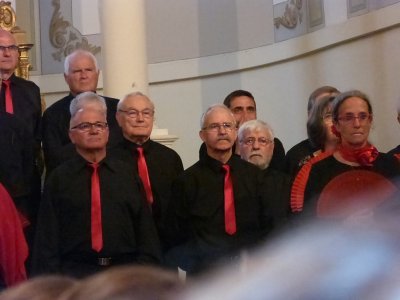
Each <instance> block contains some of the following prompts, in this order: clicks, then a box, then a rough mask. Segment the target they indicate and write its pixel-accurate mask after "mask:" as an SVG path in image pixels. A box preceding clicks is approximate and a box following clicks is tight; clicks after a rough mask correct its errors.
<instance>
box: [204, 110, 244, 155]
mask: <svg viewBox="0 0 400 300" xmlns="http://www.w3.org/2000/svg"><path fill="white" fill-rule="evenodd" d="M199 135H200V138H201V139H202V141H203V142H204V143H205V144H206V146H207V152H208V153H210V151H211V152H215V151H227V150H230V149H232V146H233V144H234V143H235V140H236V137H237V129H236V126H235V119H234V118H233V117H232V115H231V114H230V113H229V111H227V110H226V109H223V108H219V107H217V108H214V109H213V110H211V111H210V112H209V113H208V114H207V115H206V117H205V119H204V127H203V129H202V130H200V133H199Z"/></svg>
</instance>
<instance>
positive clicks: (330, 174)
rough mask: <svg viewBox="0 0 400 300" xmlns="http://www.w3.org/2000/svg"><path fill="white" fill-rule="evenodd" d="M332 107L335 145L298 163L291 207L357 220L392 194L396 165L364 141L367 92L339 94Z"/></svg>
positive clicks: (399, 167) (368, 109)
mask: <svg viewBox="0 0 400 300" xmlns="http://www.w3.org/2000/svg"><path fill="white" fill-rule="evenodd" d="M332 106H333V109H332V122H333V126H332V130H333V132H334V133H335V134H336V135H337V136H338V139H339V141H338V144H337V146H336V149H335V150H334V151H332V152H325V154H323V155H319V156H316V157H314V158H312V159H311V160H310V161H309V162H308V163H306V164H305V165H304V166H303V167H302V168H301V170H300V171H299V173H298V174H297V176H296V178H295V180H294V183H293V185H292V191H291V210H292V212H293V213H294V214H299V215H302V216H308V217H310V216H311V217H315V216H316V217H318V218H324V219H333V220H335V219H336V220H337V219H341V220H343V219H346V220H353V221H360V220H362V219H363V218H364V217H365V216H371V215H373V213H372V212H373V210H374V208H376V207H377V206H378V205H380V204H381V203H382V202H384V201H385V200H388V199H391V198H393V197H394V195H395V193H396V192H397V191H398V188H397V185H396V177H397V176H398V175H399V174H400V165H399V163H398V162H397V161H396V159H395V158H393V157H390V156H388V155H386V154H383V153H380V152H378V150H377V149H376V148H375V147H374V146H373V145H372V144H371V143H370V142H369V140H368V137H369V133H370V130H371V126H372V120H373V114H372V106H371V103H370V101H369V99H368V97H367V96H366V95H365V94H363V93H362V92H360V91H357V90H353V91H349V92H345V93H341V94H339V95H338V96H337V97H336V98H335V99H334V101H333V104H332Z"/></svg>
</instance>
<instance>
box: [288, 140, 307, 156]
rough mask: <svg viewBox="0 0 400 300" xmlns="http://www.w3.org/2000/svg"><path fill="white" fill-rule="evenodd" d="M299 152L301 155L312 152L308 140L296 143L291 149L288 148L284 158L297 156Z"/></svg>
mask: <svg viewBox="0 0 400 300" xmlns="http://www.w3.org/2000/svg"><path fill="white" fill-rule="evenodd" d="M299 152H301V153H303V152H310V153H312V152H314V150H313V149H312V147H311V144H310V142H309V140H308V139H305V140H302V141H301V142H299V143H297V144H296V145H294V146H293V147H292V148H290V149H289V150H288V152H287V153H286V156H293V155H297V154H298V153H299Z"/></svg>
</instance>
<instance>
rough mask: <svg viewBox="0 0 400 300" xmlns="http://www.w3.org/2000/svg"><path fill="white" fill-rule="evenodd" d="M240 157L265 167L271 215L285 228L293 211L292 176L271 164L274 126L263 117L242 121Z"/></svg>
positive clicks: (265, 188)
mask: <svg viewBox="0 0 400 300" xmlns="http://www.w3.org/2000/svg"><path fill="white" fill-rule="evenodd" d="M238 142H239V147H240V156H241V158H242V159H244V160H245V161H248V162H250V163H252V164H254V165H256V166H257V167H259V168H260V170H262V172H263V175H264V182H263V184H264V185H263V187H264V194H267V195H269V196H270V201H269V202H268V203H269V204H270V208H271V211H273V213H272V214H271V215H272V217H273V221H274V228H277V227H281V226H282V225H283V224H284V223H285V221H286V219H287V217H288V214H289V209H290V206H289V201H290V177H289V175H287V174H285V173H283V172H282V171H279V170H274V169H272V168H270V167H269V164H270V162H271V158H272V153H273V151H274V134H273V132H272V128H271V127H270V126H269V125H268V124H267V123H265V122H263V121H261V120H251V121H247V122H245V123H243V124H242V126H240V128H239V132H238Z"/></svg>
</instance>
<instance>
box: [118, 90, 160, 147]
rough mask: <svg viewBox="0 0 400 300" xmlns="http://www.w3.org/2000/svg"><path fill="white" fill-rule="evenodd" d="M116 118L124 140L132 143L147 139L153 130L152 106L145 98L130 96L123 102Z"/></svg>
mask: <svg viewBox="0 0 400 300" xmlns="http://www.w3.org/2000/svg"><path fill="white" fill-rule="evenodd" d="M116 117H117V121H118V124H119V126H120V127H121V128H122V133H123V135H124V136H125V138H127V139H128V140H130V141H133V142H135V141H137V140H138V139H139V140H143V139H147V138H149V137H150V134H151V131H152V130H153V123H154V106H153V105H152V103H151V102H150V101H149V100H148V98H147V97H145V96H141V95H136V96H131V97H129V98H127V99H125V100H124V102H123V104H122V106H121V108H120V109H119V110H118V112H117V116H116Z"/></svg>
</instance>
